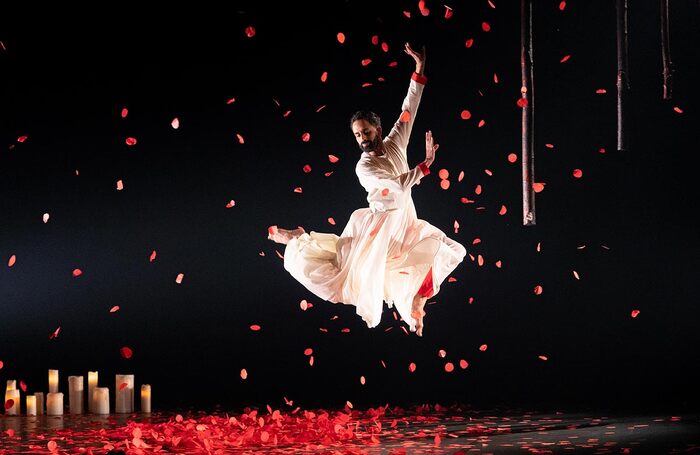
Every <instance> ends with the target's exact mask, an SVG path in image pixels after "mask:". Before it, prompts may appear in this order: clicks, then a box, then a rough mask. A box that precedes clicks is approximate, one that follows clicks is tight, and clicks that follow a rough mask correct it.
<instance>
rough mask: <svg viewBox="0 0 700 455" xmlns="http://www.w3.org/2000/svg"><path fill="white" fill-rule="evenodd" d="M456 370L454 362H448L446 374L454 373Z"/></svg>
mask: <svg viewBox="0 0 700 455" xmlns="http://www.w3.org/2000/svg"><path fill="white" fill-rule="evenodd" d="M454 369H455V366H454V365H453V364H452V362H447V363H446V364H445V371H446V372H448V373H452V371H454Z"/></svg>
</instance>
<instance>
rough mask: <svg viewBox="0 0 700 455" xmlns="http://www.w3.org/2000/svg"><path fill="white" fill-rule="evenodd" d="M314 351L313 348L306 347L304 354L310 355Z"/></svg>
mask: <svg viewBox="0 0 700 455" xmlns="http://www.w3.org/2000/svg"><path fill="white" fill-rule="evenodd" d="M313 353H314V350H313V349H311V348H306V349H304V355H306V356H309V355H311V354H313Z"/></svg>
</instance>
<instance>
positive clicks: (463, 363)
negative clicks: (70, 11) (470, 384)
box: [459, 359, 469, 370]
mask: <svg viewBox="0 0 700 455" xmlns="http://www.w3.org/2000/svg"><path fill="white" fill-rule="evenodd" d="M468 366H469V362H467V361H466V360H464V359H462V360H460V361H459V367H460V368H461V369H463V370H465V369H466V368H467V367H468Z"/></svg>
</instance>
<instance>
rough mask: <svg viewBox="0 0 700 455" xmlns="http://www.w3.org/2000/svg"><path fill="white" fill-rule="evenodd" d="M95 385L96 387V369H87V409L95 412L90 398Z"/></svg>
mask: <svg viewBox="0 0 700 455" xmlns="http://www.w3.org/2000/svg"><path fill="white" fill-rule="evenodd" d="M95 387H97V371H88V411H90V412H95V410H94V406H95V404H94V402H93V399H92V397H93V393H94V391H95Z"/></svg>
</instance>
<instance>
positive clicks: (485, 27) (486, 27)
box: [481, 22, 491, 32]
mask: <svg viewBox="0 0 700 455" xmlns="http://www.w3.org/2000/svg"><path fill="white" fill-rule="evenodd" d="M481 29H482V30H483V31H485V32H489V31H491V26H490V25H489V23H488V22H482V23H481Z"/></svg>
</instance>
